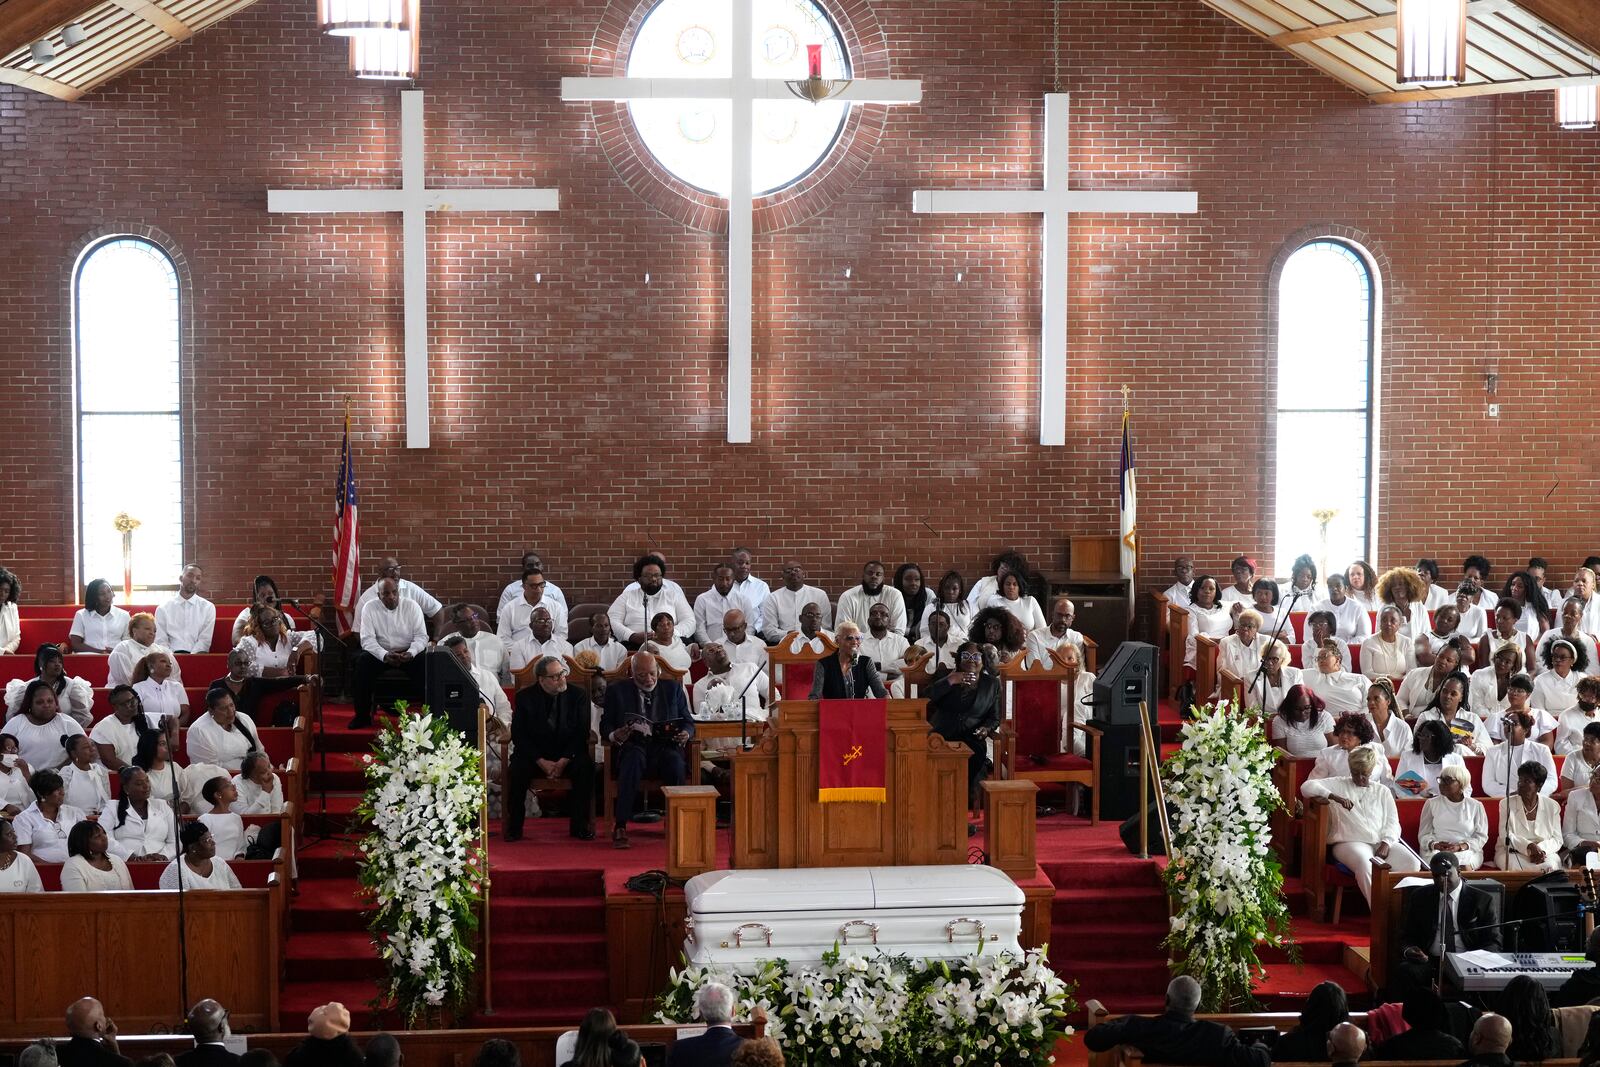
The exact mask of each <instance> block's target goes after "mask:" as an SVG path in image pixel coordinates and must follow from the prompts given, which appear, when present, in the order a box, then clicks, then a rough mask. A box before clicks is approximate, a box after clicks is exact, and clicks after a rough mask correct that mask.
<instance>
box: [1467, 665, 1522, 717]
mask: <svg viewBox="0 0 1600 1067" xmlns="http://www.w3.org/2000/svg"><path fill="white" fill-rule="evenodd" d="M1467 705H1468V706H1469V707H1471V708H1472V710H1473V711H1474V712H1475V713H1476V714H1478V715H1482V716H1483V717H1484V718H1490V717H1494V716H1498V715H1500V714H1501V713H1502V712H1504V711H1505V710H1506V708H1508V707H1510V706H1511V701H1510V699H1509V698H1507V697H1503V696H1501V695H1500V679H1499V678H1498V677H1497V676H1496V675H1495V673H1494V664H1493V663H1491V664H1489V665H1488V666H1487V667H1479V668H1478V669H1477V670H1475V671H1473V672H1472V674H1471V675H1470V676H1469V677H1468V679H1467Z"/></svg>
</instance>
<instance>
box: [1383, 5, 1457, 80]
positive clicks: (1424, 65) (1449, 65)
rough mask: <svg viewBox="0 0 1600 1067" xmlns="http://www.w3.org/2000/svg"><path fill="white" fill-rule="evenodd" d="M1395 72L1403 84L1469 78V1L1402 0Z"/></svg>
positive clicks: (1399, 12)
mask: <svg viewBox="0 0 1600 1067" xmlns="http://www.w3.org/2000/svg"><path fill="white" fill-rule="evenodd" d="M1395 13H1396V15H1397V23H1396V27H1395V75H1396V80H1397V81H1399V83H1400V84H1401V85H1457V84H1459V83H1461V82H1464V81H1466V80H1467V0H1400V3H1399V6H1398V7H1397V8H1396V12H1395Z"/></svg>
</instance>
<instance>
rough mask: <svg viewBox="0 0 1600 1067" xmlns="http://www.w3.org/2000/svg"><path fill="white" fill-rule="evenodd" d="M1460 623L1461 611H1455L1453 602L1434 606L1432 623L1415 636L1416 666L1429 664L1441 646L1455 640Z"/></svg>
mask: <svg viewBox="0 0 1600 1067" xmlns="http://www.w3.org/2000/svg"><path fill="white" fill-rule="evenodd" d="M1460 624H1461V613H1460V612H1458V611H1456V608H1455V605H1454V604H1445V605H1443V606H1442V607H1438V608H1435V609H1434V610H1433V625H1432V626H1431V627H1429V628H1428V629H1427V630H1426V631H1424V632H1423V633H1422V634H1420V635H1418V636H1417V638H1416V645H1417V666H1419V667H1426V666H1430V665H1431V664H1432V663H1433V658H1434V657H1435V656H1437V655H1438V654H1439V650H1440V649H1441V648H1443V647H1444V646H1445V645H1447V644H1450V643H1452V642H1455V641H1456V639H1457V637H1458V636H1460V635H1458V634H1457V633H1456V627H1457V626H1459V625H1460ZM1462 640H1465V638H1464V637H1463V638H1462ZM1469 644H1470V642H1469ZM1457 647H1459V645H1458V646H1457ZM1463 651H1465V650H1463ZM1463 658H1465V657H1463Z"/></svg>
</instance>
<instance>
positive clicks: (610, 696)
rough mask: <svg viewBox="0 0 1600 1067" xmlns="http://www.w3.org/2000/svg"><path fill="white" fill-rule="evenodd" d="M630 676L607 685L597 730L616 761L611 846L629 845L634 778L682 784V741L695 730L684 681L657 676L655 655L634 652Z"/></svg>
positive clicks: (635, 788)
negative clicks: (615, 796) (607, 742)
mask: <svg viewBox="0 0 1600 1067" xmlns="http://www.w3.org/2000/svg"><path fill="white" fill-rule="evenodd" d="M632 669H633V677H631V678H628V679H626V680H624V681H621V682H618V683H617V684H616V685H614V686H612V687H611V688H609V689H607V690H606V704H605V713H604V714H603V715H602V716H601V718H600V734H601V736H602V737H605V738H607V739H608V740H609V741H610V742H611V744H612V745H613V746H615V748H614V753H615V758H616V764H617V818H616V826H615V827H614V828H613V829H612V831H611V845H612V847H613V848H628V847H630V845H629V841H628V820H629V819H631V818H633V809H634V805H635V804H637V803H638V802H639V783H640V781H642V780H643V779H644V777H645V775H646V773H647V772H648V773H650V774H653V775H654V776H655V777H657V778H659V779H661V781H663V782H665V783H666V784H667V785H682V784H683V780H684V756H683V750H684V746H685V745H687V744H688V743H689V739H690V738H692V737H693V736H694V720H693V719H692V718H690V717H689V698H688V697H686V696H684V693H683V686H682V685H680V684H678V683H677V682H675V681H672V680H671V679H662V678H661V676H660V667H659V666H658V665H657V663H656V657H655V656H654V655H653V654H652V653H649V652H636V653H634V656H633V661H632Z"/></svg>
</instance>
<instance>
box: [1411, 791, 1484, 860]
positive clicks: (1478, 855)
mask: <svg viewBox="0 0 1600 1067" xmlns="http://www.w3.org/2000/svg"><path fill="white" fill-rule="evenodd" d="M1435 841H1444V842H1447V843H1450V844H1454V843H1455V842H1457V841H1465V842H1466V843H1467V848H1468V849H1469V850H1470V852H1471V854H1472V856H1473V858H1474V859H1476V860H1477V861H1478V862H1477V863H1475V864H1473V866H1478V865H1479V864H1481V863H1482V862H1483V846H1485V845H1487V844H1488V843H1489V812H1488V809H1486V808H1485V807H1484V806H1483V802H1482V801H1480V800H1478V799H1477V798H1476V797H1469V796H1463V797H1462V798H1461V799H1460V800H1459V801H1450V800H1447V799H1445V798H1444V797H1442V796H1439V797H1429V798H1428V802H1427V803H1426V804H1424V805H1422V818H1421V820H1420V821H1419V822H1418V824H1417V844H1418V845H1419V846H1420V851H1421V853H1422V856H1423V858H1424V859H1432V858H1433V843H1434V842H1435ZM1462 855H1463V853H1459V852H1458V853H1456V856H1457V857H1458V858H1459V857H1461V856H1462Z"/></svg>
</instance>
